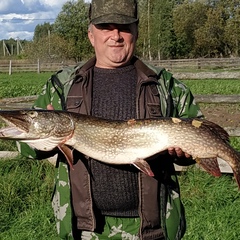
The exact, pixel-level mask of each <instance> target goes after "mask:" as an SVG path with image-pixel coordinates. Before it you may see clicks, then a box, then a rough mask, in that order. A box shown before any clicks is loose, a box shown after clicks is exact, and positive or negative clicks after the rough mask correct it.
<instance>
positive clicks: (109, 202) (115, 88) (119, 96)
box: [90, 65, 138, 217]
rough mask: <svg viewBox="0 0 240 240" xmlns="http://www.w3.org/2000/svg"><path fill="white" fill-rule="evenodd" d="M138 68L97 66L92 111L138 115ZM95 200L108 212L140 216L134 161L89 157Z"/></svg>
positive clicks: (108, 116)
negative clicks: (114, 161) (109, 161)
mask: <svg viewBox="0 0 240 240" xmlns="http://www.w3.org/2000/svg"><path fill="white" fill-rule="evenodd" d="M136 79H137V75H136V70H135V68H134V66H132V65H130V66H126V67H123V68H117V69H100V68H97V67H95V68H94V77H93V98H92V115H93V116H97V117H102V118H106V119H112V120H127V119H132V118H135V117H136ZM90 170H91V177H92V178H91V179H92V181H91V184H92V190H93V191H92V194H93V201H94V203H95V206H96V208H97V209H98V210H99V211H100V212H101V213H102V214H103V215H109V216H119V217H121V216H123V217H132V216H138V183H137V175H138V174H137V170H136V168H135V167H133V166H131V165H108V164H104V163H101V162H99V161H95V160H91V161H90Z"/></svg>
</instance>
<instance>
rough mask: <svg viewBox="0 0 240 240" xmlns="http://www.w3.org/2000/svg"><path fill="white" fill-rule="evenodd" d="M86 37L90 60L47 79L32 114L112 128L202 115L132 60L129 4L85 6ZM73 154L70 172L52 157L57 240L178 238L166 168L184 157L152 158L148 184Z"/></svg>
mask: <svg viewBox="0 0 240 240" xmlns="http://www.w3.org/2000/svg"><path fill="white" fill-rule="evenodd" d="M88 37H89V40H90V42H91V44H92V46H93V47H94V50H95V57H94V58H92V59H90V60H89V61H88V62H87V63H85V64H84V65H81V66H80V65H79V66H77V67H76V68H74V69H65V70H61V71H59V72H58V73H57V74H56V75H54V76H52V77H51V78H50V79H49V81H48V82H47V84H46V86H45V87H44V90H43V93H42V94H41V95H40V96H39V98H38V100H37V101H36V103H35V105H34V107H36V108H48V109H65V110H67V111H73V112H79V113H81V114H88V115H93V116H97V117H102V118H107V119H116V120H128V119H133V118H137V119H141V118H158V117H165V116H175V117H200V116H201V115H202V114H201V111H200V110H199V108H198V106H197V105H196V104H195V101H194V99H193V96H192V94H191V92H190V91H189V89H188V88H187V87H186V86H185V85H183V84H182V83H181V82H179V81H177V80H176V79H174V78H173V77H172V75H171V74H170V73H169V72H167V71H165V70H164V69H156V68H153V67H151V66H147V65H146V64H144V63H143V62H142V61H140V60H139V59H138V58H136V57H135V56H134V49H135V46H136V41H137V38H138V16H137V3H136V1H135V0H93V1H92V4H91V7H90V26H89V30H88ZM146 144H147V142H146ZM21 152H22V153H23V154H24V155H28V156H29V155H31V156H32V157H33V158H38V159H41V158H45V157H48V156H50V155H53V154H55V153H56V152H54V151H52V152H50V153H43V152H39V151H36V150H34V149H30V148H29V147H28V146H27V145H24V144H22V145H21ZM73 154H74V170H72V169H70V168H69V167H68V166H67V163H66V159H65V158H64V156H63V155H62V154H61V153H60V152H59V153H58V161H57V174H56V187H55V194H54V198H53V208H54V211H55V215H56V220H57V228H58V233H59V236H60V238H61V239H86V240H87V239H148V240H151V239H172V240H173V239H181V238H182V236H183V234H184V232H185V216H184V209H183V206H182V203H181V201H180V192H179V185H178V181H177V178H176V175H175V170H174V166H173V163H174V162H176V163H177V162H181V163H182V162H184V163H186V164H188V163H189V162H190V163H192V162H193V161H192V160H191V158H190V156H189V155H187V154H185V153H183V152H182V151H181V149H173V148H171V149H168V151H166V152H164V153H159V154H157V155H156V156H153V157H152V158H151V161H149V164H150V166H151V169H152V170H153V172H154V174H155V177H154V178H153V177H149V176H146V175H145V174H143V173H141V172H139V171H138V170H137V169H136V168H135V167H133V166H130V165H121V166H116V165H114V166H113V165H108V164H104V163H101V162H98V161H96V160H94V159H89V158H88V156H84V155H83V154H81V153H80V152H77V151H76V150H74V151H73Z"/></svg>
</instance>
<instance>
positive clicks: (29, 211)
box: [0, 157, 57, 240]
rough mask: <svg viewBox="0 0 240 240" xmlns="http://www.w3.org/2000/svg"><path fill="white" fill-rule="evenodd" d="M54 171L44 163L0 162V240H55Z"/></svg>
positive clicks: (24, 160) (30, 161) (49, 165)
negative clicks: (52, 199) (52, 198)
mask: <svg viewBox="0 0 240 240" xmlns="http://www.w3.org/2000/svg"><path fill="white" fill-rule="evenodd" d="M53 178H54V167H53V166H52V165H51V164H50V163H48V162H46V161H45V162H44V161H41V162H40V161H34V160H27V159H22V158H20V157H18V158H16V159H11V160H1V161H0V189H1V191H0V206H1V214H0V222H1V224H0V239H1V240H16V239H18V240H37V239H39V240H40V239H41V240H45V239H51V240H52V239H53V240H54V239H57V237H56V230H55V220H54V217H53V211H52V209H51V195H52V190H53Z"/></svg>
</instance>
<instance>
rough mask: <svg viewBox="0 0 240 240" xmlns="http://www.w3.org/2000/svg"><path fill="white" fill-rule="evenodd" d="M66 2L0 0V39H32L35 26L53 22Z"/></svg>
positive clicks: (87, 0)
mask: <svg viewBox="0 0 240 240" xmlns="http://www.w3.org/2000/svg"><path fill="white" fill-rule="evenodd" d="M66 2H68V0H0V40H2V39H9V38H14V39H21V40H23V39H26V40H31V39H32V37H33V33H34V29H35V27H36V26H37V25H38V24H43V23H44V22H50V23H53V22H54V21H55V19H56V17H57V15H58V13H59V12H60V11H61V9H62V6H63V4H64V3H66ZM85 2H90V0H85Z"/></svg>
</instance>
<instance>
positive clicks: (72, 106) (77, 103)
mask: <svg viewBox="0 0 240 240" xmlns="http://www.w3.org/2000/svg"><path fill="white" fill-rule="evenodd" d="M82 102H83V98H82V97H81V96H68V98H67V110H68V111H70V112H77V113H78V112H80V107H81V105H82Z"/></svg>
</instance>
